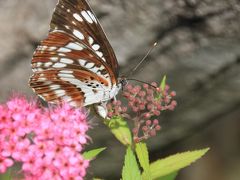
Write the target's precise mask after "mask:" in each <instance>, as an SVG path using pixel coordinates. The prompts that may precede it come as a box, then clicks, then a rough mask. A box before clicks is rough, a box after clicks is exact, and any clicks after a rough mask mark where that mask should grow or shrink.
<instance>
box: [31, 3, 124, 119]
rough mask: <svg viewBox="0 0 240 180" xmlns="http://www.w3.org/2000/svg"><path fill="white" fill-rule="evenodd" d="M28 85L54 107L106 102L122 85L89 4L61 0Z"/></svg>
mask: <svg viewBox="0 0 240 180" xmlns="http://www.w3.org/2000/svg"><path fill="white" fill-rule="evenodd" d="M32 70H33V72H34V74H33V75H32V76H31V78H30V81H29V84H30V86H31V87H32V88H33V90H34V91H35V92H36V94H38V95H39V96H40V97H41V98H42V99H44V100H45V101H47V102H50V103H59V102H63V101H65V102H68V103H69V104H71V105H72V106H75V107H81V106H88V105H91V104H94V106H95V108H96V110H97V112H98V113H99V115H100V116H102V117H104V118H105V117H106V116H107V110H106V108H105V104H106V102H107V101H109V100H110V99H112V98H114V97H115V96H116V95H117V94H118V92H119V90H120V89H121V87H122V83H123V81H122V78H118V76H119V74H118V62H117V59H116V56H115V54H114V51H113V49H112V47H111V45H110V44H109V41H108V39H107V37H106V35H105V33H104V31H103V29H102V27H101V25H100V23H99V21H98V19H97V18H96V16H95V14H94V13H93V11H92V10H91V8H90V6H89V4H88V3H87V2H86V0H59V2H58V4H57V6H56V9H55V11H54V13H53V17H52V20H51V24H50V31H49V34H48V37H47V38H46V39H45V40H43V41H42V42H41V44H40V45H39V46H38V47H37V49H36V51H35V52H34V55H33V59H32Z"/></svg>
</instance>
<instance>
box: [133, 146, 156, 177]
mask: <svg viewBox="0 0 240 180" xmlns="http://www.w3.org/2000/svg"><path fill="white" fill-rule="evenodd" d="M136 153H137V157H138V160H139V163H140V165H141V167H142V168H143V170H144V171H145V175H144V177H142V178H143V180H145V179H146V180H152V178H151V172H150V164H149V156H148V149H147V145H146V144H145V143H137V144H136Z"/></svg>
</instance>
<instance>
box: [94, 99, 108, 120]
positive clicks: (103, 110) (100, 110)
mask: <svg viewBox="0 0 240 180" xmlns="http://www.w3.org/2000/svg"><path fill="white" fill-rule="evenodd" d="M94 108H95V111H96V113H97V114H98V115H99V116H101V117H102V118H103V119H106V118H107V114H108V110H107V102H101V103H99V104H95V105H94Z"/></svg>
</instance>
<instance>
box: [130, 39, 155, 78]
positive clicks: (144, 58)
mask: <svg viewBox="0 0 240 180" xmlns="http://www.w3.org/2000/svg"><path fill="white" fill-rule="evenodd" d="M156 46H157V42H155V43H154V44H153V45H152V47H151V48H150V49H149V50H148V52H147V54H146V55H145V56H144V57H143V58H142V60H141V61H140V62H139V63H138V64H137V66H135V67H134V68H133V69H132V70H131V71H130V72H129V73H128V75H127V76H126V77H130V76H132V74H133V73H134V72H135V71H136V70H137V69H138V68H139V66H140V65H141V64H142V63H143V62H144V61H145V60H146V59H147V57H148V55H149V54H151V52H152V50H153V49H154V48H155V47H156Z"/></svg>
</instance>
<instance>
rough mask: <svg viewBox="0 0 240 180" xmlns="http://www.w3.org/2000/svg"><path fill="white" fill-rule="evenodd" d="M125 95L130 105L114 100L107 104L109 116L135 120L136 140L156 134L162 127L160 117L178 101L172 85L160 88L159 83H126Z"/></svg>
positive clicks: (173, 107)
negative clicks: (171, 89) (175, 98)
mask: <svg viewBox="0 0 240 180" xmlns="http://www.w3.org/2000/svg"><path fill="white" fill-rule="evenodd" d="M123 96H124V97H125V101H126V100H127V103H128V105H127V106H124V105H123V104H124V103H122V102H121V101H114V102H111V103H109V104H108V105H107V108H108V112H109V113H108V117H109V118H112V117H114V116H122V117H125V118H126V119H129V120H133V122H134V128H133V130H132V131H133V135H134V140H135V142H139V141H141V140H144V139H148V138H149V137H152V136H155V135H156V132H157V131H159V130H160V129H161V127H160V125H159V121H158V119H156V117H158V116H160V114H161V112H162V111H166V110H174V109H175V107H176V105H177V102H176V101H175V100H173V98H174V97H175V96H176V93H175V92H174V91H171V92H170V87H169V86H168V85H166V86H165V88H164V89H161V88H158V85H157V83H151V84H144V85H143V86H142V87H141V86H138V85H136V86H133V85H131V84H128V85H126V87H125V88H124V93H123Z"/></svg>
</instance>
